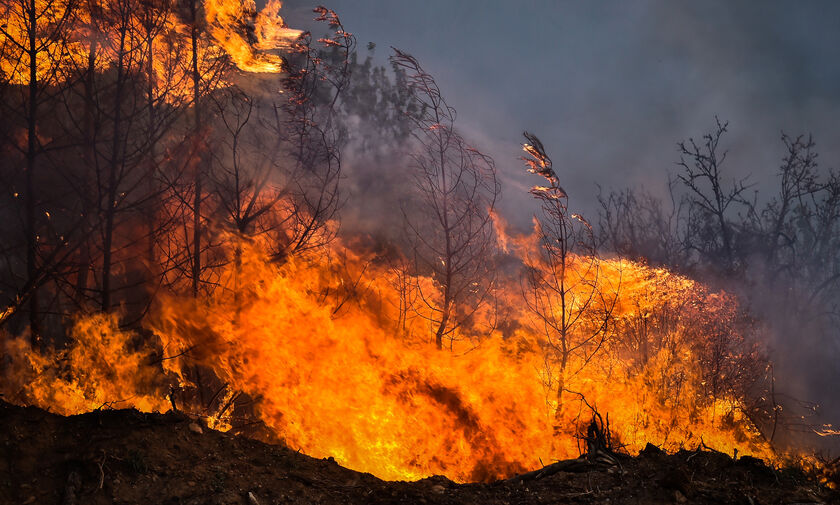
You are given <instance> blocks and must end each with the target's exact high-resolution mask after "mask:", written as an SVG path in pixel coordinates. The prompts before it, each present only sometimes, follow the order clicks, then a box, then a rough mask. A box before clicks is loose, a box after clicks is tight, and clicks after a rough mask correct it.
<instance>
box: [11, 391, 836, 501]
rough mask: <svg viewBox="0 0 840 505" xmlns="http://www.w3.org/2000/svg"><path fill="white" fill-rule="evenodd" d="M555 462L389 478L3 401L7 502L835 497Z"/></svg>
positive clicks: (817, 490)
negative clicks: (482, 477)
mask: <svg viewBox="0 0 840 505" xmlns="http://www.w3.org/2000/svg"><path fill="white" fill-rule="evenodd" d="M561 467H563V468H565V469H566V470H564V471H558V472H556V473H553V474H551V475H533V474H531V475H528V476H526V477H525V478H524V479H523V478H514V479H510V480H508V481H503V482H497V483H484V484H455V483H453V482H451V481H449V480H448V479H446V478H444V477H431V478H428V479H424V480H421V481H417V482H386V481H382V480H380V479H377V478H376V477H374V476H372V475H370V474H364V473H358V472H354V471H352V470H348V469H346V468H342V467H341V466H339V465H338V464H336V463H335V462H334V461H332V460H331V459H327V460H319V459H314V458H310V457H308V456H306V455H304V454H300V453H297V452H295V451H292V450H290V449H287V448H285V447H280V446H275V445H269V444H264V443H261V442H258V441H255V440H252V439H249V438H245V437H239V436H232V435H227V434H224V433H219V432H216V431H212V430H208V429H206V428H201V427H200V426H199V425H198V424H195V423H194V421H193V420H191V419H189V418H187V417H185V416H181V415H178V414H167V415H156V414H142V413H139V412H137V411H134V410H103V411H98V412H93V413H89V414H85V415H81V416H73V417H66V418H65V417H61V416H57V415H53V414H49V413H47V412H44V411H42V410H38V409H35V408H21V407H16V406H12V405H9V404H6V403H2V402H1V401H0V503H4V504H5V503H10V504H53V503H55V504H63V505H73V504H171V505H175V504H182V505H187V504H217V505H222V504H225V505H227V504H230V505H233V504H242V505H256V504H261V505H262V504H264V505H269V504H284V503H289V504H303V503H307V504H309V503H313V504H314V503H323V504H336V503H360V504H362V503H364V504H376V503H419V504H436V503H437V504H453V503H475V504H481V505H492V504H526V503H527V504H531V503H540V504H541V503H546V504H548V503H551V504H558V503H561V504H562V503H578V504H596V503H597V504H605V503H610V504H630V503H634V504H635V503H639V504H660V503H669V504H670V503H708V504H719V503H736V504H744V505H759V504H775V503H783V504H794V503H795V504H805V503H840V494H838V493H837V492H836V491H832V490H829V489H827V488H825V487H822V486H820V485H818V484H816V483H815V482H814V481H813V480H811V479H810V478H809V477H808V476H807V475H805V474H804V473H803V472H801V471H798V470H782V471H777V470H773V469H770V468H768V467H766V466H765V465H764V464H763V463H762V462H761V461H758V460H755V459H753V458H740V459H738V460H733V459H732V458H730V457H729V456H727V455H724V454H721V453H715V452H705V451H699V452H689V451H682V452H679V453H677V454H673V455H668V454H664V453H662V452H660V451H658V450H657V449H656V448H654V447H652V446H651V447H649V448H648V449H647V450H646V451H643V452H642V453H641V454H640V455H639V456H638V457H629V456H627V457H621V458H619V459H618V464H612V465H592V464H589V463H586V462H582V461H581V462H578V461H577V460H575V461H573V462H571V463H569V464H564V465H561ZM554 468H555V469H556V468H558V467H554Z"/></svg>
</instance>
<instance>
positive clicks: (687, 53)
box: [283, 0, 840, 222]
mask: <svg viewBox="0 0 840 505" xmlns="http://www.w3.org/2000/svg"><path fill="white" fill-rule="evenodd" d="M323 1H324V2H327V0H323ZM284 5H285V6H284V10H283V11H284V13H285V16H286V19H287V22H288V23H289V24H290V25H291V26H293V27H303V28H308V27H310V26H312V25H311V24H307V23H306V20H309V19H311V18H312V14H311V12H310V11H311V8H312V7H313V6H314V5H315V4H314V3H313V2H310V1H308V0H286V1H285V2H284ZM326 6H327V7H330V8H332V9H334V10H336V11H337V12H338V13H339V15H340V16H341V18H342V21H343V22H344V24H345V27H346V29H347V30H348V31H351V32H353V33H354V34H355V35H356V37H357V39H358V42H359V48H360V50H361V51H362V52H364V47H365V45H366V44H367V43H368V42H375V43H376V44H377V49H376V54H377V56H378V57H380V58H381V59H382V61H383V62H384V61H385V58H386V57H387V55H388V52H389V50H390V46H394V47H397V48H400V49H401V50H404V51H406V52H409V53H411V54H413V55H414V56H416V57H417V58H418V59H419V60H420V62H421V63H422V64H423V66H424V67H425V68H426V70H427V71H429V72H430V73H431V74H432V75H434V76H435V78H436V80H437V82H438V84H439V85H440V87H441V89H442V91H443V92H444V94H445V96H446V98H447V100H448V101H449V103H450V104H451V105H452V106H454V107H455V108H456V109H457V110H458V123H457V124H458V125H459V127H460V129H461V130H462V132H463V133H464V136H465V137H467V138H468V140H469V141H470V142H471V143H472V144H474V145H475V146H476V147H478V148H479V149H482V150H484V151H486V152H488V153H489V154H491V155H492V156H493V157H494V158H495V160H496V163H497V165H498V168H499V171H500V173H501V175H502V180H503V184H504V186H503V201H502V209H503V211H506V212H505V213H506V214H507V215H508V217H509V218H511V219H513V220H515V221H518V222H522V221H523V219H527V216H528V215H529V214H530V213H532V212H534V211H535V210H536V202H532V201H531V200H529V197H528V196H527V194H526V191H525V190H526V188H527V187H529V186H530V185H531V184H536V183H538V182H539V181H538V180H537V179H535V178H534V177H533V176H528V175H526V174H525V173H524V168H523V165H522V163H521V162H520V161H518V159H517V158H518V156H519V154H520V153H519V142H520V141H521V139H522V135H521V133H522V130H524V129H528V130H530V131H533V132H534V133H536V134H537V135H538V136H540V137H541V138H542V140H543V143H544V144H545V145H546V148H547V149H548V152H549V154H550V155H551V156H552V158H553V159H554V163H555V170H556V171H557V173H558V175H559V177H560V179H561V185H562V186H563V187H564V188H565V189H566V190H567V191H568V192H569V194H570V198H571V201H570V204H571V206H572V207H573V208H577V209H582V210H583V211H584V212H586V213H588V214H592V213H594V212H595V210H596V206H595V204H594V199H595V194H596V191H597V190H596V184H600V185H602V186H604V187H607V188H609V187H613V188H617V187H623V186H628V185H630V186H635V187H639V186H645V187H649V188H651V189H653V190H654V191H661V190H662V188H663V187H664V182H665V180H666V174H667V173H668V172H669V171H674V170H675V169H676V167H675V165H674V162H675V161H676V160H677V159H678V156H677V153H676V147H675V143H676V142H677V141H678V140H681V139H684V138H687V137H689V136H695V137H699V136H700V135H701V134H702V133H703V132H704V131H706V130H708V129H709V128H711V127H712V125H713V124H714V116H715V114H717V115H719V116H720V117H721V119H727V120H729V121H730V134H729V136H728V138H727V140H726V142H725V145H726V147H728V148H729V149H730V151H731V155H730V156H731V157H730V163H731V165H730V169H731V170H732V173H733V175H739V174H740V175H745V174H752V178H753V180H754V181H756V182H761V181H767V180H768V179H769V178H771V177H772V176H773V174H774V173H775V171H776V170H777V168H778V165H779V162H780V161H779V160H780V157H781V155H782V144H781V143H780V142H779V136H780V132H781V130H784V131H786V132H788V133H791V134H793V133H800V132H805V133H807V132H812V133H813V134H814V136H815V140H816V141H817V147H818V150H819V152H820V153H821V154H820V161H821V165H822V166H823V168H828V167H840V163H838V161H840V120H839V119H838V112H840V2H837V1H833V0H827V1H816V0H809V1H796V2H795V1H788V2H782V1H768V0H762V1H754V2H747V1H740V2H734V1H728V0H714V1H710V0H704V1H702V2H697V1H693V2H688V1H677V0H635V1H618V0H615V1H610V2H607V1H574V2H573V1H536V0H531V1H511V2H496V1H488V0H483V1H478V0H461V1H453V0H424V1H399V0H391V1H387V0H332V1H330V2H329V3H326ZM765 184H766V183H765ZM762 186H763V185H761V184H759V186H758V187H762Z"/></svg>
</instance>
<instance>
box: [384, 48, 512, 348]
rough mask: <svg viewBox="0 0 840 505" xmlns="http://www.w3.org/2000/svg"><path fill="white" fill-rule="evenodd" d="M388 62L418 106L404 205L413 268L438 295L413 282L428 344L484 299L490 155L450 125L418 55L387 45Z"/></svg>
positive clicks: (450, 333)
mask: <svg viewBox="0 0 840 505" xmlns="http://www.w3.org/2000/svg"><path fill="white" fill-rule="evenodd" d="M391 61H392V62H393V63H394V64H395V65H396V66H397V67H398V68H400V69H402V70H404V71H405V73H406V80H405V83H404V85H405V86H406V87H407V89H408V91H409V92H410V93H411V96H412V98H413V99H414V100H415V101H416V102H417V104H418V107H417V108H418V109H419V112H418V113H417V114H413V115H410V116H409V119H410V120H411V122H412V123H413V129H412V132H411V134H412V136H413V137H414V140H415V147H416V150H415V151H414V152H413V153H412V155H411V158H412V160H413V165H412V167H411V168H412V176H413V180H414V184H415V187H416V188H417V191H418V193H419V206H418V207H419V208H417V209H405V208H404V213H405V221H406V225H407V228H408V229H409V230H410V231H411V233H412V239H413V242H414V251H413V254H414V264H415V265H414V266H415V269H416V270H417V272H418V273H421V274H430V275H431V276H432V277H433V278H434V280H435V282H436V283H437V284H438V286H439V287H440V291H441V294H440V295H441V296H440V297H435V294H433V293H429V292H426V290H424V288H422V287H419V289H418V291H417V293H418V295H419V298H420V300H422V303H423V304H424V306H425V307H426V308H427V309H428V310H429V311H430V315H428V316H427V317H428V319H429V320H430V322H431V323H432V325H433V331H434V335H435V345H436V346H437V348H438V349H442V348H443V342H444V339H446V338H448V339H449V340H450V342H451V341H452V340H453V339H454V338H455V334H454V332H455V330H456V329H458V328H459V327H461V326H462V325H464V323H465V322H466V321H467V320H468V319H469V318H470V317H471V316H472V315H473V314H474V313H475V312H476V311H477V310H478V309H479V308H481V307H482V306H483V305H484V304H485V303H486V302H487V301H488V299H489V297H490V294H491V293H490V292H491V288H492V285H493V279H492V275H491V273H492V255H493V247H494V244H495V241H494V234H493V226H492V223H491V213H492V212H493V207H494V205H495V202H496V198H497V197H498V195H499V191H500V187H499V183H498V181H497V180H496V168H495V165H494V163H493V160H492V159H491V158H490V157H489V156H487V155H485V154H482V153H481V152H480V151H478V150H476V149H474V148H472V147H470V146H468V145H467V143H466V142H465V141H464V139H463V138H461V136H460V135H459V134H458V133H457V132H456V131H455V129H454V122H455V109H453V108H452V107H450V106H449V105H448V104H447V103H446V101H445V100H444V98H443V96H442V95H441V92H440V89H439V88H438V85H437V84H436V83H435V81H434V79H433V78H432V76H431V75H429V74H428V73H426V72H425V71H424V70H423V68H422V67H421V66H420V64H419V63H418V61H417V60H416V59H415V58H414V57H412V56H410V55H408V54H406V53H403V52H401V51H399V50H396V49H395V50H394V55H393V56H392V57H391Z"/></svg>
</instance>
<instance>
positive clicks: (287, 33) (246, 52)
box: [204, 0, 302, 73]
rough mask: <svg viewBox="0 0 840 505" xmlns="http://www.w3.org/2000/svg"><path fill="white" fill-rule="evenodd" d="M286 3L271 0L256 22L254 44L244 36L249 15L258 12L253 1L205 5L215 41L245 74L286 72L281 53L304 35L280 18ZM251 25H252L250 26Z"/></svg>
mask: <svg viewBox="0 0 840 505" xmlns="http://www.w3.org/2000/svg"><path fill="white" fill-rule="evenodd" d="M281 7H282V2H280V1H279V0H269V2H268V3H267V4H266V6H265V8H264V9H263V10H261V11H260V12H259V13H258V14H257V15H256V16H255V18H254V21H253V34H254V37H255V38H256V40H255V42H254V43H251V42H250V41H249V40H248V39H247V38H246V34H245V33H243V26H242V25H243V22H242V20H243V19H245V18H246V15H245V14H246V13H252V12H256V5H255V4H254V2H253V0H244V1H232V0H210V1H207V2H206V3H205V4H204V9H205V12H206V16H207V22H208V24H209V26H210V32H211V34H212V35H213V38H214V39H215V41H216V42H217V43H218V44H219V45H220V46H221V47H222V48H224V51H225V53H226V54H228V55H229V56H230V58H231V59H232V60H233V61H234V63H235V64H236V67H237V68H239V69H240V70H242V71H244V72H264V73H277V72H280V71H282V70H283V60H282V59H281V58H280V55H279V54H276V53H273V52H272V51H277V50H279V49H288V48H289V47H290V46H291V44H292V43H293V42H294V41H295V40H297V38H298V37H300V35H301V33H302V32H301V31H300V30H294V29H291V28H288V27H287V26H286V24H285V23H284V22H283V18H282V17H280V8H281ZM248 25H250V23H249V24H248Z"/></svg>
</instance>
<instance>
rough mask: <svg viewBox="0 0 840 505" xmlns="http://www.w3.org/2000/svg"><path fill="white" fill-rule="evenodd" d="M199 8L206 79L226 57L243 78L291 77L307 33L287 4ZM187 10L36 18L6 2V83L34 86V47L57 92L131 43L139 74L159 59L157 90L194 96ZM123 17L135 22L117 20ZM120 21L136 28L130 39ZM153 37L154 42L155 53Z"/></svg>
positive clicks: (114, 4)
mask: <svg viewBox="0 0 840 505" xmlns="http://www.w3.org/2000/svg"><path fill="white" fill-rule="evenodd" d="M196 4H197V6H198V7H197V14H196V15H197V16H198V17H199V19H197V20H195V23H196V26H198V29H199V33H200V34H203V33H204V32H206V34H207V35H208V37H202V40H201V41H200V43H199V44H198V46H197V47H196V49H197V52H198V53H199V54H200V56H199V62H200V67H203V68H200V71H201V72H202V73H205V72H206V71H207V67H209V66H210V65H211V64H212V63H211V62H212V61H214V60H217V59H219V58H229V59H230V61H231V62H232V63H233V64H234V66H235V67H236V68H237V69H239V70H240V71H243V72H260V73H278V72H282V71H283V70H284V67H283V60H282V58H281V55H280V52H281V51H284V50H287V49H289V48H290V47H291V46H292V45H293V44H294V42H295V41H296V40H297V39H298V38H299V37H300V35H301V33H302V32H301V31H300V30H294V29H292V28H289V27H288V26H286V24H285V22H284V21H283V18H282V17H281V16H280V9H281V7H282V2H280V1H279V0H269V2H268V3H267V5H266V6H265V7H264V8H263V9H262V10H260V11H257V9H256V5H255V3H254V1H253V0H206V1H200V0H196ZM184 10H188V9H181V10H178V9H175V8H174V6H173V5H170V3H169V2H167V1H165V0H164V1H160V2H143V1H139V0H89V1H83V2H67V1H65V0H50V1H46V0H36V2H35V10H34V14H35V16H34V17H33V15H32V13H30V10H29V4H28V2H4V3H3V4H2V5H0V18H2V19H3V21H2V22H0V77H2V80H6V81H8V82H9V83H11V84H19V85H27V84H29V82H30V72H29V67H30V62H31V55H32V51H31V48H32V47H34V48H35V52H34V55H35V62H36V67H37V68H36V74H35V76H36V79H37V80H38V82H39V83H40V85H41V86H45V85H52V84H55V83H57V82H59V81H63V80H65V79H67V78H68V76H71V75H72V74H73V73H77V72H78V71H79V69H84V68H85V67H86V65H87V64H88V58H89V56H90V54H91V51H92V50H93V52H94V53H96V58H95V67H96V70H98V71H102V70H104V69H107V68H108V67H109V66H112V65H114V58H115V54H114V53H115V51H116V49H115V48H116V47H117V46H118V45H119V44H120V43H123V44H125V47H124V48H123V53H124V54H126V55H130V56H128V57H129V58H132V59H134V60H135V61H134V64H136V65H137V66H138V68H139V67H141V66H142V67H143V68H145V67H146V64H145V63H144V62H143V61H139V60H146V59H148V55H149V54H151V59H152V68H153V74H154V75H153V76H152V78H153V79H154V81H155V83H156V84H158V85H160V86H164V87H171V88H174V89H171V90H167V91H170V92H172V93H173V94H174V95H175V97H177V96H178V95H179V91H180V94H182V95H183V94H188V92H187V91H188V90H189V86H188V84H187V81H188V79H187V77H186V75H185V74H187V73H188V72H189V71H190V68H189V64H188V63H189V61H190V59H191V58H190V56H189V54H188V52H189V51H190V50H191V48H190V40H189V37H190V34H191V23H192V22H193V21H192V20H191V19H185V16H186V14H185V13H184V12H181V11H184ZM121 12H130V15H129V16H126V17H122V16H121V15H117V13H121ZM186 17H188V16H186ZM118 19H123V20H124V21H122V23H125V22H127V23H128V24H129V26H128V36H126V37H125V38H124V40H123V39H121V37H120V33H119V29H118V27H117V25H119V24H120V22H118V21H116V20H118ZM152 25H153V26H152ZM150 33H152V34H153V38H154V43H153V44H152V49H151V52H150V51H149V47H148V43H149V34H150ZM30 38H32V39H34V41H33V42H34V44H33V45H32V46H30ZM121 41H122V42H121ZM173 56H174V57H175V58H174V59H173ZM70 80H72V78H70ZM164 83H166V84H164Z"/></svg>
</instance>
